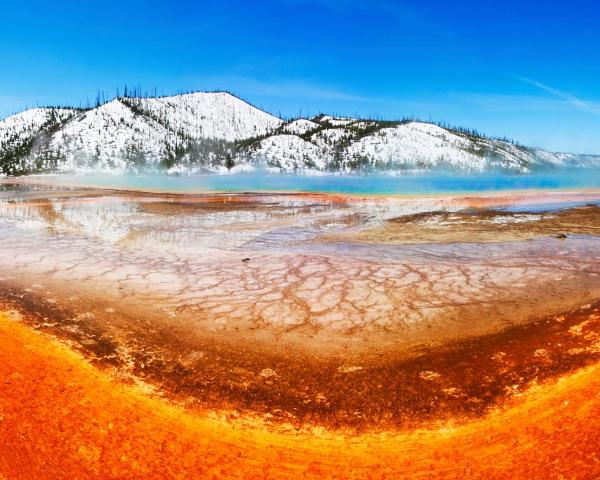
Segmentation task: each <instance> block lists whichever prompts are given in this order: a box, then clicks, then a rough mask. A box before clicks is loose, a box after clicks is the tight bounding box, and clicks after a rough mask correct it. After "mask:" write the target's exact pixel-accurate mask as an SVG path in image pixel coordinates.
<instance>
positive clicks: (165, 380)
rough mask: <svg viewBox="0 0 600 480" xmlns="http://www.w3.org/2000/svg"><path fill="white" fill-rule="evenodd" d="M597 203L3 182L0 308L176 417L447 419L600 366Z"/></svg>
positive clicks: (381, 425) (368, 427)
mask: <svg viewBox="0 0 600 480" xmlns="http://www.w3.org/2000/svg"><path fill="white" fill-rule="evenodd" d="M599 199H600V195H598V194H595V193H593V192H574V193H564V194H557V193H547V194H542V193H536V194H529V195H526V194H520V195H515V196H512V197H511V196H506V195H505V196H502V197H500V196H496V197H469V198H464V197H457V198H454V197H439V198H416V199H415V198H404V199H403V198H395V199H385V198H379V199H366V198H351V197H342V196H326V195H315V194H311V195H291V194H280V195H274V194H268V195H250V194H248V195H230V194H223V195H217V194H211V195H185V196H181V195H167V194H144V193H132V192H117V191H103V190H89V189H67V188H57V187H52V188H49V187H42V186H40V187H33V186H31V185H28V186H22V185H18V186H14V185H11V186H9V185H5V186H4V187H3V190H2V191H0V267H1V272H2V275H1V277H2V278H0V301H1V302H2V304H3V307H4V309H10V310H16V311H18V312H20V318H21V319H22V321H23V322H25V323H27V324H28V325H31V326H33V327H34V328H35V329H38V330H42V331H44V332H47V333H51V334H52V335H54V336H56V337H58V338H59V339H62V340H64V341H68V342H69V345H70V346H71V347H72V348H74V349H76V350H78V351H80V352H82V353H83V354H84V355H85V356H86V357H87V358H88V359H90V360H91V361H92V362H93V363H94V364H96V365H97V366H99V367H102V368H104V369H107V370H109V371H111V372H113V373H114V374H115V375H116V376H118V377H119V378H120V379H121V380H122V381H124V382H130V383H131V382H135V381H136V380H140V379H141V380H143V381H144V382H146V384H148V385H150V386H152V387H153V388H155V389H156V392H159V393H161V394H162V395H164V396H166V397H168V398H169V399H171V400H173V401H176V402H178V403H180V404H182V405H185V406H186V407H187V408H189V409H191V410H193V411H199V412H203V411H216V412H225V413H226V414H227V415H230V416H232V417H239V416H254V417H258V418H259V419H261V421H264V422H266V424H267V425H272V426H273V428H278V426H280V425H283V424H285V425H292V426H293V427H294V428H306V427H314V426H319V427H326V428H328V429H334V430H335V429H353V430H356V431H361V432H365V431H390V430H407V429H412V428H415V427H421V426H431V425H432V424H436V425H438V424H441V423H447V422H458V423H461V422H465V421H467V420H470V419H474V418H479V417H482V416H483V415H485V414H487V413H489V412H491V411H493V410H494V408H496V407H498V406H501V405H503V404H505V403H506V402H509V401H512V400H513V399H518V398H519V396H520V395H522V394H523V392H525V391H527V390H528V389H531V388H532V387H534V386H535V385H537V384H539V383H542V382H545V381H548V380H551V379H555V378H559V377H562V376H565V375H567V374H570V373H573V372H575V371H576V370H577V369H579V368H582V367H585V366H589V365H592V364H594V363H596V362H598V360H599V356H600V340H599V336H598V334H599V332H600V313H599V304H598V299H599V298H600V295H599V292H600V253H598V252H600V249H599V248H598V247H600V239H599V238H598V237H596V234H597V232H598V229H599V228H600V215H599V214H598V210H599V207H597V206H596V203H597V202H598V200H599ZM536 205H538V206H540V205H543V208H541V209H540V208H534V207H535V206H536ZM515 207H518V208H515ZM524 207H527V208H524Z"/></svg>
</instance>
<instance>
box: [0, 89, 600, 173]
mask: <svg viewBox="0 0 600 480" xmlns="http://www.w3.org/2000/svg"><path fill="white" fill-rule="evenodd" d="M259 166H260V167H261V168H264V167H266V168H269V169H275V170H277V171H281V172H292V171H305V172H307V171H311V172H327V171H329V172H354V171H361V172H377V171H424V170H431V169H445V170H448V169H450V170H456V171H460V172H484V171H491V170H493V171H498V170H500V171H505V172H530V171H538V170H544V169H557V168H589V167H594V168H600V156H593V155H575V154H569V153H552V152H547V151H544V150H540V149H535V148H526V147H523V146H519V145H515V144H513V143H511V142H508V141H500V140H495V139H490V138H486V137H482V136H480V135H477V134H476V133H474V132H469V131H463V130H459V129H451V128H444V127H441V126H438V125H434V124H431V123H424V122H417V121H402V122H383V121H375V120H361V119H354V118H346V117H334V116H330V115H324V114H322V115H319V116H317V117H314V118H312V119H310V120H308V119H295V120H291V121H288V122H284V121H283V120H281V119H279V118H277V117H274V116H273V115H270V114H269V113H267V112H264V111H262V110H260V109H258V108H256V107H254V106H252V105H250V104H249V103H246V102H244V101H243V100H240V99H239V98H237V97H235V96H233V95H231V94H228V93H224V92H216V93H191V94H185V95H176V96H171V97H161V98H132V97H120V98H117V99H115V100H112V101H110V102H108V103H106V104H104V105H101V106H98V107H96V108H93V109H88V110H75V109H59V108H37V109H32V110H28V111H26V112H22V113H20V114H17V115H13V116H11V117H8V118H6V119H4V120H2V121H0V173H2V174H7V175H15V174H23V173H29V172H44V171H53V172H54V171H58V172H85V171H116V172H122V171H134V172H140V171H167V172H172V173H178V174H187V173H197V172H227V171H244V170H249V169H253V168H257V167H259Z"/></svg>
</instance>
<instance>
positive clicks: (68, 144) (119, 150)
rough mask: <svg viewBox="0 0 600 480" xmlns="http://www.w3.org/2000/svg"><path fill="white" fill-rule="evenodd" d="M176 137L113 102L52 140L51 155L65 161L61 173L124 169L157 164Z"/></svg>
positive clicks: (79, 117) (93, 112)
mask: <svg viewBox="0 0 600 480" xmlns="http://www.w3.org/2000/svg"><path fill="white" fill-rule="evenodd" d="M174 140H175V138H174V136H173V135H170V132H169V131H168V130H167V129H166V128H165V127H163V126H162V125H160V124H159V123H157V122H156V121H154V120H153V119H151V118H149V117H146V116H142V115H137V114H136V113H135V112H134V111H133V110H132V109H131V108H129V107H128V106H127V105H126V104H125V103H124V102H123V101H121V100H118V99H117V100H113V101H112V102H109V103H107V104H105V105H102V106H100V107H98V108H95V109H93V110H90V111H88V112H85V113H83V114H81V115H80V116H78V117H76V118H75V119H73V120H72V121H70V122H68V123H67V124H66V125H65V126H64V127H63V128H62V129H61V130H59V131H58V132H56V134H55V135H54V136H53V137H52V141H51V142H50V145H49V148H48V149H49V151H50V152H51V153H52V154H54V155H56V156H58V157H60V158H62V159H63V161H62V162H61V164H60V167H59V168H60V169H61V170H63V171H73V170H77V169H95V168H99V169H120V170H122V169H125V168H127V167H128V166H132V165H135V164H140V165H143V164H156V163H158V162H160V159H161V158H162V156H163V155H164V154H165V151H166V149H167V148H168V146H171V145H172V144H173V143H174Z"/></svg>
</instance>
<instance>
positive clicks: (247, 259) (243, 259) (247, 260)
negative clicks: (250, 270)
mask: <svg viewBox="0 0 600 480" xmlns="http://www.w3.org/2000/svg"><path fill="white" fill-rule="evenodd" d="M249 261H250V259H249V258H248V257H246V258H242V262H243V263H247V262H249Z"/></svg>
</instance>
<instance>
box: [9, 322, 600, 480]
mask: <svg viewBox="0 0 600 480" xmlns="http://www.w3.org/2000/svg"><path fill="white" fill-rule="evenodd" d="M14 316H15V315H14V314H13V315H10V314H8V315H6V314H3V315H1V316H0V478H2V479H11V480H12V479H56V478H77V479H86V478H119V479H122V478H153V479H156V478H257V479H258V478H260V479H262V478H288V479H289V478H393V479H397V478H444V479H453V478H456V479H464V478H486V479H489V478H523V479H537V478H539V479H548V478H581V479H594V478H598V476H599V475H600V428H599V427H600V375H599V373H600V364H594V365H592V366H589V367H586V368H583V369H581V370H579V371H577V372H575V373H573V374H571V375H568V376H565V377H563V378H560V379H558V380H555V381H552V382H549V383H546V384H542V385H540V386H538V387H535V388H532V389H530V390H529V391H527V392H526V393H525V394H523V395H522V396H521V397H520V398H518V399H515V400H513V402H512V404H511V405H508V406H506V407H505V408H503V409H497V410H496V411H494V412H492V413H490V414H489V415H487V416H486V417H484V418H482V419H480V420H475V421H472V422H469V423H466V424H463V425H461V426H457V427H452V426H447V427H444V428H438V429H431V430H415V431H411V432H404V433H396V434H379V435H373V434H360V435H352V434H349V433H345V432H335V433H329V432H326V431H322V430H320V431H317V432H314V431H313V432H304V431H302V432H299V431H298V432H297V431H293V430H292V431H288V432H282V431H269V430H266V429H265V428H264V427H262V426H261V425H260V424H259V423H257V422H254V421H251V420H249V421H247V422H244V421H243V419H242V420H236V421H230V420H224V419H221V418H208V417H207V416H194V415H192V414H190V413H186V412H183V411H181V410H179V409H178V408H177V407H174V406H172V405H169V404H167V403H166V402H165V401H163V400H161V399H157V398H152V397H149V396H147V395H145V394H144V393H143V392H142V391H140V390H139V389H138V388H134V387H131V386H125V385H122V384H119V383H116V382H115V381H114V380H112V379H111V378H110V377H109V376H107V375H106V374H104V373H101V372H99V371H98V370H96V369H95V368H94V367H92V366H90V365H89V364H88V363H87V362H86V361H85V360H83V359H82V358H81V357H80V356H79V355H77V354H75V353H73V352H72V351H71V350H70V349H68V348H67V347H66V346H64V345H62V344H60V343H58V342H57V341H55V340H53V339H51V338H49V337H48V336H46V335H43V334H40V333H36V332H34V331H32V330H30V329H29V328H28V327H27V326H25V325H23V324H21V323H19V322H18V321H15V319H14Z"/></svg>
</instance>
